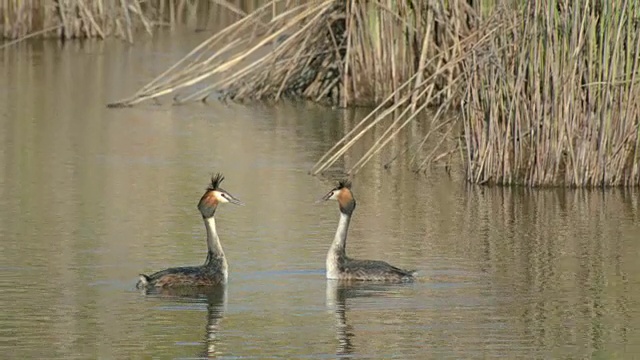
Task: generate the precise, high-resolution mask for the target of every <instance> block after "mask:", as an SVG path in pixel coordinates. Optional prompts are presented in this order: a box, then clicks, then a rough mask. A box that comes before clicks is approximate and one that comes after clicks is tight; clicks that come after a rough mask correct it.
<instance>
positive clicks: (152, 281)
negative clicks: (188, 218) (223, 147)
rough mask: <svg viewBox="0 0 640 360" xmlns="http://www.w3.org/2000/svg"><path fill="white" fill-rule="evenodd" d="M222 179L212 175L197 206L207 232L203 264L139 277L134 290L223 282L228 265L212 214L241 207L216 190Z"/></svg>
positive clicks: (210, 284)
mask: <svg viewBox="0 0 640 360" xmlns="http://www.w3.org/2000/svg"><path fill="white" fill-rule="evenodd" d="M222 180H224V176H222V174H219V173H218V174H216V175H214V176H212V177H211V184H209V186H208V187H207V189H206V191H205V193H204V195H202V197H201V198H200V202H199V203H198V210H200V214H202V218H203V219H204V225H205V228H206V229H207V248H208V249H209V252H208V253H207V260H206V261H205V263H204V265H201V266H186V267H176V268H170V269H166V270H162V271H158V272H157V273H155V274H151V275H144V274H140V280H139V281H138V283H137V284H136V287H137V288H138V289H142V288H167V287H180V286H213V285H218V284H224V283H226V282H227V277H228V272H227V271H228V268H229V266H228V264H227V259H226V258H225V256H224V251H222V245H220V238H219V237H218V233H217V232H216V221H215V219H214V217H213V215H214V214H215V212H216V208H217V207H218V204H225V203H231V204H236V205H244V204H243V203H242V202H241V201H240V200H238V199H236V198H235V197H234V196H233V195H231V194H229V193H228V192H227V191H225V190H223V189H221V188H220V183H221V182H222Z"/></svg>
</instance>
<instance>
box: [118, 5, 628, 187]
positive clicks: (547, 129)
mask: <svg viewBox="0 0 640 360" xmlns="http://www.w3.org/2000/svg"><path fill="white" fill-rule="evenodd" d="M638 1H640V0H626V1H621V2H620V3H616V4H615V6H614V5H612V4H608V3H606V2H601V1H586V2H580V1H554V0H543V1H525V2H522V3H521V2H499V3H498V4H496V2H494V1H488V0H487V1H484V2H483V1H473V2H469V3H471V4H473V5H469V3H467V2H466V1H461V0H460V1H403V2H399V1H394V0H377V1H355V0H352V1H336V0H315V1H307V2H295V3H294V2H292V1H284V0H281V1H278V0H274V1H270V2H268V3H267V4H265V5H264V6H263V7H261V8H259V9H257V10H256V11H254V12H252V13H250V14H249V15H247V16H246V17H244V18H242V20H240V21H238V22H237V23H235V24H233V25H231V26H229V27H228V28H226V29H225V30H223V31H222V32H220V33H218V34H216V35H215V36H213V37H212V38H210V39H209V40H207V41H205V42H204V43H203V44H201V45H200V46H199V47H198V48H196V49H194V50H193V52H192V53H190V54H189V55H188V56H186V57H185V58H184V59H183V60H181V61H180V62H179V63H177V64H175V65H174V66H173V67H172V68H170V69H169V70H167V71H166V72H165V73H164V74H161V75H160V76H158V78H156V79H154V80H153V81H152V82H151V83H149V84H148V85H146V86H145V87H143V88H142V89H140V91H138V92H137V93H136V94H134V95H133V96H132V97H130V98H128V99H125V100H122V101H119V102H116V103H113V104H110V105H111V106H129V105H133V104H136V103H139V102H141V101H145V100H148V99H153V98H157V97H159V96H163V95H167V94H174V93H176V92H177V91H179V90H182V91H186V95H184V94H183V95H182V96H181V97H180V98H179V99H178V100H177V102H179V103H180V102H185V101H193V100H206V99H207V98H208V97H209V96H211V94H216V96H217V97H221V98H223V99H227V98H229V99H233V100H236V101H245V100H265V99H267V100H273V101H277V100H279V99H280V98H282V97H291V98H304V99H310V100H313V101H318V102H324V103H327V104H331V105H335V106H343V107H344V106H352V105H370V104H377V105H378V106H377V107H376V108H375V109H374V110H373V111H372V112H371V113H370V114H369V115H368V116H366V117H365V118H364V119H363V120H362V121H361V122H360V123H359V124H357V125H356V126H355V127H354V128H353V129H352V130H351V131H350V132H349V133H348V134H346V135H345V137H344V138H343V139H342V140H341V141H339V142H338V143H337V144H335V146H334V147H333V148H331V149H330V150H329V151H328V152H327V153H326V154H325V155H324V156H323V157H322V158H321V159H320V160H319V161H318V163H317V164H315V166H314V167H313V168H312V169H311V172H312V173H313V174H319V173H322V172H323V171H325V170H327V169H328V168H330V167H331V166H332V165H333V164H334V163H335V162H336V161H337V160H338V159H340V158H341V157H342V156H343V155H344V154H345V152H346V151H348V150H349V148H350V147H351V146H353V145H354V144H355V143H356V142H357V141H358V140H359V139H360V138H362V137H363V135H364V134H365V133H366V132H367V131H370V130H371V129H373V128H374V127H375V126H376V125H378V124H384V126H386V131H385V132H384V133H383V134H382V135H381V136H380V137H379V138H378V140H377V141H376V142H375V144H374V145H373V146H372V147H371V149H370V150H369V151H368V152H367V153H366V154H365V155H364V156H363V157H362V158H361V159H359V160H358V161H356V162H355V163H354V165H353V166H351V168H349V169H347V172H348V173H351V174H354V173H356V172H357V171H358V170H359V169H360V168H362V166H364V165H365V164H366V163H367V162H368V161H369V160H370V159H371V158H372V157H373V156H374V155H375V154H376V153H377V152H378V151H380V149H382V148H383V147H384V146H385V145H386V144H387V143H389V141H391V140H392V139H393V137H394V136H395V135H396V134H398V133H399V132H400V131H401V130H402V129H403V128H404V127H405V126H407V125H408V124H409V123H410V122H411V121H414V120H416V119H420V120H421V121H429V123H430V124H429V125H430V127H431V131H430V132H429V133H428V135H427V136H426V137H425V138H424V139H422V140H421V141H419V142H418V143H416V144H415V145H414V146H412V147H411V148H410V149H407V151H410V150H412V151H414V152H415V154H422V155H423V156H422V157H421V158H420V159H418V157H417V156H416V155H414V156H413V158H412V160H413V164H414V166H415V169H416V170H424V169H426V168H428V167H429V166H431V165H432V164H434V163H436V162H438V161H449V160H450V159H451V158H452V156H454V155H457V154H460V155H459V156H460V158H461V160H462V161H463V163H464V167H465V169H466V173H467V178H468V180H469V181H470V182H473V183H483V184H503V185H504V184H522V185H526V186H547V185H562V186H586V187H590V186H611V185H625V186H631V185H638V183H639V182H640V177H639V176H638V143H639V141H640V139H639V138H638V120H639V119H638V106H637V105H636V104H637V103H638V100H639V99H638V91H637V89H636V86H635V84H636V81H637V79H636V74H637V71H638V63H639V61H638V60H639V54H638V51H640V50H639V49H640V46H638V45H640V43H639V41H640V36H639V35H640V34H639V27H638V26H637V24H636V21H635V18H637V15H638V13H639V4H638ZM283 5H284V7H283ZM204 80H208V81H209V85H208V86H206V87H201V88H199V89H197V90H195V91H189V90H188V88H189V87H191V86H193V85H195V84H198V83H200V82H202V81H204ZM219 90H222V91H220V92H217V91H219ZM427 107H432V108H434V107H435V109H434V110H433V113H432V115H430V117H429V120H425V118H426V117H425V113H426V112H425V109H426V108H427ZM451 112H455V113H458V114H459V115H460V114H461V115H462V116H457V117H455V116H449V115H450V114H451ZM389 119H391V121H387V120H389ZM427 142H429V143H434V142H435V144H436V145H435V146H430V149H429V151H428V152H427V153H426V154H425V153H424V151H423V149H424V146H425V144H426V143H427Z"/></svg>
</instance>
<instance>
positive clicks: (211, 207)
mask: <svg viewBox="0 0 640 360" xmlns="http://www.w3.org/2000/svg"><path fill="white" fill-rule="evenodd" d="M222 180H224V176H222V174H220V173H217V174H215V175H213V176H212V177H211V183H210V184H209V186H208V187H207V189H206V191H205V193H204V195H202V197H201V198H200V202H199V203H198V210H200V213H201V214H202V217H203V218H205V219H206V218H210V217H212V216H213V214H215V212H216V208H217V207H218V204H226V203H231V204H236V205H244V203H242V201H240V200H238V199H237V198H236V197H235V196H233V195H231V194H229V192H227V191H226V190H224V189H222V188H221V187H220V183H221V182H222Z"/></svg>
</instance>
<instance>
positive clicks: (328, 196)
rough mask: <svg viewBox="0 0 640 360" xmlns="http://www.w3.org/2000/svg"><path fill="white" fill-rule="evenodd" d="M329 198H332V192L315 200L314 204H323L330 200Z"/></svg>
mask: <svg viewBox="0 0 640 360" xmlns="http://www.w3.org/2000/svg"><path fill="white" fill-rule="evenodd" d="M331 196H333V190H331V191H329V192H328V193H327V194H326V195H324V196H323V197H321V198H320V199H318V200H316V202H315V204H319V203H321V202H325V201H327V200H329V199H331Z"/></svg>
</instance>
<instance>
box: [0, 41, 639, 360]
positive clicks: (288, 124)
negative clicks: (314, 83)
mask: <svg viewBox="0 0 640 360" xmlns="http://www.w3.org/2000/svg"><path fill="white" fill-rule="evenodd" d="M206 35H207V34H201V35H195V36H194V35H193V34H186V35H180V34H177V35H173V36H159V37H157V38H152V39H151V38H150V39H140V40H138V41H137V43H136V44H135V45H134V46H130V45H127V44H125V43H123V42H120V41H117V40H112V41H111V40H109V41H105V42H83V43H80V42H77V43H76V42H68V43H66V44H64V45H62V44H60V43H57V42H55V41H43V42H38V41H35V42H31V43H25V44H21V45H19V46H16V47H13V48H10V49H8V50H5V51H3V52H2V53H1V54H0V287H1V292H2V296H0V307H1V308H2V313H1V314H2V315H0V351H1V352H2V354H4V355H5V356H7V357H8V358H65V359H70V358H82V359H86V358H120V359H121V358H163V359H164V358H176V359H187V358H189V359H192V358H201V357H207V356H210V357H216V356H217V357H221V358H230V359H236V358H243V359H251V358H256V359H263V358H317V359H325V358H336V357H353V358H398V359H427V358H438V359H445V358H451V359H459V358H497V357H503V358H601V359H612V358H625V359H627V358H634V357H638V354H639V353H640V346H639V345H640V342H639V336H638V331H637V329H638V327H639V325H640V318H639V316H638V312H639V310H640V304H639V302H638V299H639V298H640V297H639V295H640V292H639V291H640V290H638V289H639V287H638V280H639V279H640V263H639V262H638V261H637V258H638V255H640V242H639V241H638V238H639V235H640V231H639V226H640V221H639V215H638V194H637V193H634V192H622V191H618V190H610V191H606V192H604V193H603V192H600V191H593V192H586V191H565V190H543V191H528V190H522V189H487V188H479V187H469V186H467V185H465V184H464V182H463V181H462V177H461V176H460V174H459V172H454V173H453V174H452V175H451V176H449V175H448V174H447V173H445V172H444V171H442V170H439V169H434V170H433V171H432V172H430V173H429V175H427V176H423V175H416V174H414V173H412V172H411V171H410V170H409V169H408V167H407V166H405V165H406V163H407V162H408V161H407V159H404V158H403V157H401V158H400V159H399V160H398V161H397V162H395V163H394V164H393V165H392V166H391V167H390V168H389V169H384V165H385V164H386V163H387V162H388V161H389V160H390V159H391V158H392V157H393V156H394V155H396V154H397V152H398V151H399V150H401V149H402V148H403V147H404V146H405V145H406V143H407V142H411V141H415V140H416V139H418V140H419V136H420V135H421V131H422V130H421V129H420V127H419V126H415V127H414V128H413V129H412V131H411V132H410V133H408V134H405V135H403V136H402V137H400V138H399V139H397V140H396V141H394V142H392V144H391V145H390V147H389V148H388V149H386V150H385V151H383V152H382V153H381V154H380V156H378V157H376V158H375V159H374V160H373V161H372V162H371V163H370V164H369V165H367V167H365V168H364V169H363V170H362V172H361V173H359V174H358V176H357V177H356V178H355V179H354V192H355V196H356V199H357V201H358V207H357V209H356V212H355V215H354V219H353V221H352V228H351V232H350V237H349V242H348V251H349V253H350V254H351V255H352V256H354V257H358V258H374V259H382V260H387V261H390V262H392V263H393V264H394V265H397V266H402V267H407V268H417V269H420V270H421V274H422V279H421V281H420V282H417V283H415V284H408V285H394V286H391V285H381V284H361V285H358V286H342V285H340V284H336V283H334V282H331V281H326V280H325V278H324V258H325V254H326V251H327V249H328V246H329V244H330V242H331V239H332V237H333V233H334V230H335V226H336V224H337V219H338V210H337V207H336V205H335V204H323V205H316V204H314V202H315V200H316V199H317V198H318V197H320V196H322V195H323V194H324V193H326V191H328V190H329V189H330V188H331V187H333V185H334V183H333V182H332V180H331V179H330V178H327V177H321V178H316V177H311V176H309V175H308V174H307V171H308V170H309V169H310V167H311V166H312V164H313V163H314V162H315V161H316V160H317V159H318V158H319V157H320V156H321V155H322V154H323V153H324V151H326V150H327V149H328V148H329V147H330V146H331V145H332V144H333V143H334V142H335V141H336V140H338V139H339V138H340V136H341V135H342V134H344V133H345V132H346V131H348V130H349V129H350V128H351V127H352V126H353V125H354V124H355V123H356V122H357V121H358V119H360V118H361V116H362V115H363V114H362V112H358V111H340V110H329V109H326V108H322V107H319V106H315V105H310V104H306V105H305V104H290V103H285V104H279V105H278V106H276V107H268V106H266V105H260V104H254V105H248V106H241V105H234V104H228V105H223V104H217V103H212V104H209V105H204V104H200V103H196V104H191V105H187V106H179V107H171V106H166V105H165V104H163V105H159V106H158V105H154V104H152V103H151V104H144V105H141V106H139V107H135V108H131V109H117V110H113V109H112V110H110V109H107V108H106V107H105V104H106V103H107V102H109V101H113V100H114V99H118V98H121V97H123V96H124V95H128V94H130V93H132V92H133V91H135V90H136V89H137V88H138V87H140V86H141V85H143V84H145V83H146V82H147V81H148V80H149V79H151V78H152V77H153V76H155V75H156V74H157V73H158V72H160V71H162V70H163V69H165V68H166V67H167V66H168V65H170V64H171V63H172V62H173V61H175V60H177V59H179V58H180V57H181V56H182V55H183V54H184V53H185V52H186V51H188V50H189V49H191V48H192V47H193V46H194V45H195V44H197V43H198V41H199V40H201V39H202V38H204V37H205V36H206ZM380 133H381V131H379V132H378V134H380ZM412 134H413V135H412ZM412 136H414V137H412ZM373 141H374V138H373V136H368V137H366V139H365V141H364V143H362V144H359V145H357V146H356V147H355V148H354V149H353V150H352V151H351V152H349V153H348V154H347V155H346V156H345V158H344V159H342V160H341V161H340V162H339V163H338V164H337V165H336V167H335V168H334V169H332V171H333V173H339V172H340V171H341V170H344V166H345V165H352V164H353V163H354V162H355V161H357V159H358V157H359V156H360V155H362V154H363V153H364V151H366V149H367V146H370V145H371V144H372V142H373ZM214 171H221V172H223V173H224V174H225V176H226V180H225V181H224V183H223V187H224V188H225V189H226V190H228V191H229V192H231V193H232V194H234V195H235V196H237V197H238V198H240V199H241V200H243V201H244V202H245V203H246V206H244V207H234V206H231V205H229V206H225V207H224V208H220V209H219V210H218V212H217V219H218V221H217V222H218V227H219V234H220V237H221V240H222V242H223V246H224V249H225V252H226V254H227V257H228V260H229V263H230V279H229V285H228V288H227V289H226V291H225V292H215V293H213V294H208V295H207V296H202V297H197V298H194V297H187V296H183V297H179V296H145V295H143V294H141V293H140V292H138V291H136V290H135V282H136V278H137V274H138V273H140V272H145V273H149V272H153V271H156V270H160V269H163V268H166V267H170V266H178V265H197V264H200V263H202V262H203V261H204V258H205V251H206V250H205V249H206V245H205V240H204V227H203V224H202V220H201V218H200V216H199V214H198V212H197V209H196V204H197V201H198V199H199V197H200V196H201V194H202V191H203V189H204V188H205V186H206V185H207V181H208V177H209V176H210V174H211V173H212V172H214Z"/></svg>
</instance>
